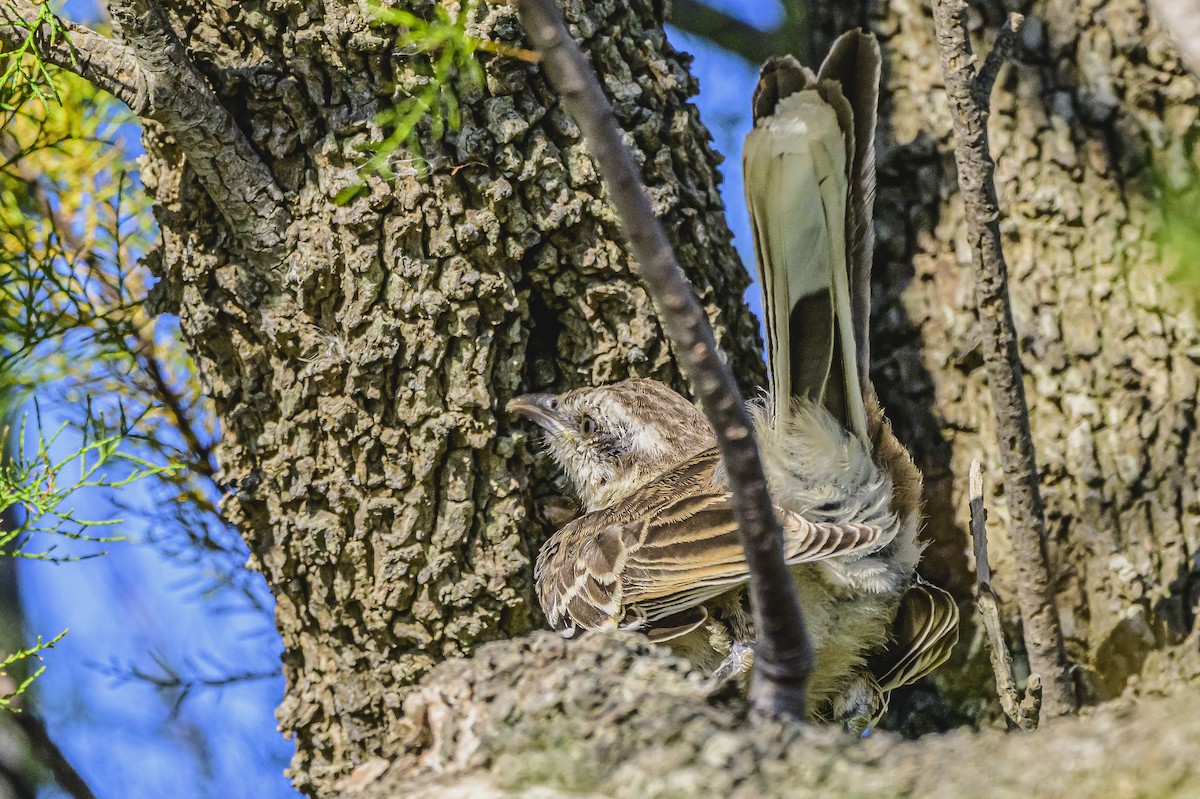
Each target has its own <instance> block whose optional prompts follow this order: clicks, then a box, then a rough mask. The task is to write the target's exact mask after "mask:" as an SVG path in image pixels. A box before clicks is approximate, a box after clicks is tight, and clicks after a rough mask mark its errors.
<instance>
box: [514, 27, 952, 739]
mask: <svg viewBox="0 0 1200 799" xmlns="http://www.w3.org/2000/svg"><path fill="white" fill-rule="evenodd" d="M879 67H880V55H879V48H878V44H877V43H876V42H875V39H874V37H873V36H870V35H869V34H865V33H862V32H861V31H852V32H850V33H848V34H845V35H843V36H842V37H840V38H839V39H838V40H837V41H836V42H835V43H834V45H833V47H832V49H831V51H830V54H829V56H828V57H827V58H826V60H825V61H824V63H823V64H822V66H821V68H820V70H819V71H818V72H817V73H815V74H814V73H813V72H812V71H811V70H808V69H806V68H805V67H802V66H801V65H800V64H799V63H798V62H797V61H796V60H795V59H793V58H790V57H785V58H778V59H772V60H771V61H769V62H768V63H767V64H766V65H765V66H764V67H763V69H762V71H761V73H760V79H759V83H758V86H757V87H756V90H755V93H754V97H753V101H752V102H753V110H754V118H755V127H754V129H753V130H752V131H751V132H750V133H749V134H748V136H747V139H746V143H745V146H744V149H743V174H744V179H745V186H746V199H747V207H748V208H749V211H750V216H751V228H752V231H753V234H754V245H755V253H756V260H757V263H758V267H759V279H760V284H761V285H762V289H763V304H764V318H765V323H766V325H765V326H766V330H767V359H768V366H769V370H770V383H769V389H768V392H767V394H768V396H767V399H766V401H758V402H755V403H753V404H752V408H751V412H752V417H753V420H754V427H755V433H756V437H757V439H758V443H759V448H760V453H761V456H762V459H763V465H764V470H765V473H766V475H767V479H768V486H769V489H770V492H771V496H772V499H773V501H774V504H775V512H776V515H777V516H778V518H779V520H780V523H781V527H782V529H783V538H784V559H785V562H786V563H787V564H788V565H789V566H790V567H791V568H792V571H793V574H794V576H795V582H796V587H797V590H798V592H799V595H800V601H801V607H802V608H803V609H804V612H805V619H806V624H807V626H808V629H809V633H810V636H811V638H812V642H813V648H814V652H815V661H814V666H813V670H812V673H811V675H810V679H809V684H808V692H809V707H810V708H811V710H810V715H812V716H813V718H814V719H824V720H830V721H838V722H841V723H842V724H843V725H844V726H845V727H846V728H847V729H851V730H853V731H861V730H862V729H865V728H866V727H868V726H871V725H873V724H874V723H875V722H876V721H877V720H878V718H879V716H880V715H881V714H882V712H883V710H884V709H886V705H887V695H888V692H889V691H890V690H893V689H894V688H895V687H898V686H899V685H901V684H904V683H906V682H910V681H913V680H915V679H917V678H919V677H920V676H923V675H924V674H926V673H928V672H929V671H931V670H932V669H933V668H936V667H937V666H938V665H940V664H941V662H943V661H944V660H945V659H946V657H948V655H949V651H950V648H951V647H952V646H953V643H954V642H955V641H956V640H957V621H958V618H957V606H956V605H955V603H954V602H953V599H952V598H950V597H949V595H948V594H946V593H945V592H944V591H941V590H940V589H938V588H936V587H935V586H932V585H931V584H928V583H926V582H924V581H923V580H920V579H919V578H917V576H916V566H917V563H918V561H919V559H920V553H921V548H922V547H921V545H920V543H919V542H918V539H917V532H918V529H919V525H920V494H921V477H920V473H919V472H918V471H917V468H916V466H915V465H914V463H913V461H912V459H911V457H910V456H909V454H908V452H907V451H906V450H905V449H904V447H903V446H902V445H901V444H900V442H899V441H898V440H897V439H896V437H895V436H894V435H893V433H892V430H891V427H890V425H889V424H888V422H887V420H886V418H885V417H884V414H883V411H882V408H881V407H880V404H879V402H878V399H877V398H876V396H875V393H874V390H873V388H872V386H871V382H870V376H869V373H868V366H869V350H868V344H869V337H868V333H869V312H870V295H869V291H870V268H871V259H872V257H873V239H872V236H873V223H872V218H871V214H872V204H873V194H874V144H873V142H874V128H875V113H876V111H875V109H876V102H877V96H878V81H879ZM507 409H508V410H509V411H510V412H512V413H515V414H519V415H522V416H525V417H528V418H529V419H531V420H532V421H534V422H535V423H537V424H538V425H539V426H540V427H541V428H542V429H543V434H542V439H543V443H544V445H545V447H546V448H547V450H548V451H549V453H550V454H551V456H552V457H553V458H554V460H555V461H556V462H557V463H558V465H559V466H560V467H561V468H562V470H563V471H564V473H565V474H566V476H567V478H568V480H569V482H570V483H571V484H572V486H573V487H574V489H575V491H576V493H577V495H578V496H579V498H580V501H581V503H582V506H583V511H584V513H583V515H581V516H580V517H578V518H577V519H575V520H573V521H571V522H570V523H568V524H567V525H565V526H564V527H563V528H562V529H561V530H559V531H558V532H557V533H555V534H554V535H553V536H551V538H550V539H549V540H548V541H547V542H546V543H545V545H544V546H543V547H542V549H541V551H540V552H539V555H538V558H537V563H536V566H535V572H534V577H535V584H536V589H537V595H538V599H539V602H540V604H541V606H542V609H543V611H544V612H545V614H546V616H547V619H548V621H549V622H550V624H551V625H552V626H553V627H555V628H556V629H559V630H561V631H563V632H564V633H567V634H573V633H576V632H579V631H585V630H616V629H623V628H624V629H635V630H640V631H642V632H643V633H645V634H646V635H647V636H648V637H649V638H650V639H651V640H654V641H660V642H665V643H667V644H669V645H670V646H672V647H673V648H675V649H676V650H677V651H679V652H680V653H681V654H684V655H685V656H687V657H689V658H690V659H691V660H692V661H693V662H695V663H696V664H697V665H698V666H700V667H701V668H704V669H707V670H709V671H711V672H712V673H714V674H715V675H717V676H718V677H720V678H728V677H732V676H736V675H738V674H739V673H741V672H744V671H745V669H746V668H747V667H748V665H749V663H750V662H751V661H752V658H753V644H754V638H755V631H754V629H753V621H752V618H751V615H750V613H749V609H748V607H747V600H746V596H745V592H744V586H745V585H746V583H747V581H748V579H749V573H748V569H747V566H746V562H745V557H744V554H743V552H742V548H741V544H740V541H739V539H738V537H737V528H736V520H735V517H734V512H733V505H732V500H731V496H730V494H729V490H728V484H727V481H726V478H725V472H724V468H723V466H722V463H721V459H720V454H719V452H718V451H717V449H716V447H715V439H714V436H713V433H712V429H711V427H710V426H709V425H708V422H707V420H706V419H705V418H704V416H703V414H702V413H700V411H699V410H697V409H696V407H695V406H694V405H693V404H692V403H691V402H689V401H688V400H687V399H686V398H684V397H683V396H682V395H680V394H679V393H677V392H675V391H674V390H672V389H671V388H669V387H668V386H666V385H665V384H663V383H660V382H658V381H655V380H650V379H644V378H634V379H629V380H624V381H621V382H618V383H615V384H612V385H607V386H595V387H591V386H589V387H582V388H577V389H574V390H572V391H568V392H565V393H562V394H545V393H543V394H529V395H524V396H520V397H517V398H515V399H513V400H512V401H510V402H509V403H508V406H507Z"/></svg>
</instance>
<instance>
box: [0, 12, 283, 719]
mask: <svg viewBox="0 0 1200 799" xmlns="http://www.w3.org/2000/svg"><path fill="white" fill-rule="evenodd" d="M0 3H3V0H0ZM43 8H44V7H43ZM0 10H2V9H0ZM42 13H43V14H46V13H48V12H45V11H43V12H42ZM2 19H3V14H2V13H0V20H2ZM0 69H3V70H4V71H5V80H4V82H3V83H2V84H0V420H2V419H3V418H5V417H7V416H9V415H10V414H8V413H7V412H6V411H5V410H4V409H11V408H15V407H19V406H20V405H21V404H23V403H25V402H27V401H28V398H29V397H31V396H34V395H35V393H36V396H37V397H38V398H39V400H40V402H41V403H43V404H45V403H49V404H51V405H53V407H54V408H55V413H56V415H57V416H59V417H64V416H65V417H66V418H67V419H68V421H67V422H66V423H64V424H61V425H57V423H56V425H57V426H55V427H54V429H52V430H49V431H47V430H45V428H44V427H43V425H42V420H41V418H40V416H41V415H40V413H35V414H34V417H33V418H32V419H30V418H26V419H23V420H21V421H20V422H19V423H16V424H14V426H15V427H17V428H18V429H17V430H16V431H15V432H14V431H11V430H9V429H8V428H5V430H4V434H3V436H0V438H2V439H3V443H4V446H5V447H7V448H8V449H9V453H8V454H9V459H8V460H7V461H6V462H5V463H3V464H2V465H0V512H2V513H3V515H4V517H5V523H6V525H7V526H5V527H3V528H0V550H2V551H0V554H3V555H9V556H17V557H22V558H28V559H36V560H42V561H52V562H61V561H69V560H77V559H80V558H83V557H94V556H96V555H99V554H103V552H102V550H103V545H104V544H106V543H109V542H112V541H116V540H120V539H119V537H118V536H116V535H111V534H107V533H109V532H110V531H114V532H115V525H117V524H119V523H120V521H119V520H116V519H111V518H100V517H99V516H98V515H97V516H95V517H93V516H91V515H89V517H88V518H82V517H81V516H80V515H79V514H78V512H77V511H73V510H72V509H71V507H72V504H74V505H76V506H78V505H79V503H78V501H76V502H74V503H72V502H71V501H70V498H72V497H73V496H74V497H78V496H84V495H86V496H87V497H89V498H90V497H91V496H92V495H93V494H96V493H97V492H98V495H99V496H102V497H104V500H103V504H102V506H103V507H106V508H107V507H108V506H109V505H110V504H112V503H120V504H123V505H124V506H125V510H127V511H129V512H133V513H137V512H138V511H137V509H136V508H133V507H129V506H128V503H124V502H122V500H121V499H120V497H121V496H122V494H121V489H122V488H124V487H125V486H128V485H129V484H130V483H132V482H133V481H135V480H140V481H143V491H142V492H139V493H148V494H150V496H151V497H152V500H151V501H152V502H153V506H152V507H153V512H154V513H155V514H156V515H161V517H162V518H158V519H156V524H154V525H149V526H148V527H149V529H150V530H152V535H151V537H152V539H153V540H152V543H154V544H157V545H160V546H162V547H163V548H164V549H165V550H169V551H170V553H171V554H178V555H179V556H180V557H183V558H186V559H188V560H189V561H190V562H195V561H196V560H198V559H199V558H200V557H202V556H205V555H204V553H209V554H208V555H207V556H205V557H209V558H210V559H211V558H212V557H219V558H220V559H221V561H220V563H219V565H216V566H214V568H213V569H212V574H213V575H214V585H219V586H222V587H228V586H231V585H232V586H235V587H237V588H238V589H239V590H244V576H245V575H244V569H243V568H242V565H243V563H244V562H245V552H244V549H242V548H240V544H241V542H240V540H239V539H238V538H237V535H236V532H235V531H233V530H232V529H231V528H229V527H228V525H226V524H225V523H224V522H223V521H222V520H221V519H220V517H219V514H218V512H217V509H216V504H215V497H216V496H217V494H218V492H217V489H216V487H215V484H214V483H213V479H212V476H213V475H214V474H215V473H216V466H215V463H214V462H213V458H212V449H213V446H214V442H215V440H216V430H215V422H214V421H213V419H212V416H211V414H209V413H207V411H206V409H205V408H204V406H203V403H202V401H201V399H200V396H199V386H198V384H197V380H196V377H195V370H194V368H193V367H192V365H191V363H190V361H189V360H188V358H187V356H186V353H185V352H184V351H183V349H182V347H180V346H179V345H178V341H177V330H176V325H175V322H174V320H172V319H169V318H163V319H155V318H152V317H151V316H150V315H149V314H148V313H147V311H146V310H145V307H144V304H143V300H144V298H145V296H146V292H147V281H148V280H149V279H150V278H149V276H148V274H147V272H146V270H145V269H144V268H143V267H141V266H140V265H139V264H138V261H139V258H140V257H141V255H142V254H143V253H145V252H146V251H147V250H148V249H149V248H150V247H151V246H152V244H153V242H154V241H155V240H156V239H157V231H156V230H155V228H154V225H153V219H152V216H151V215H150V214H149V213H148V205H149V204H148V202H147V201H146V199H145V198H144V197H143V196H142V192H141V188H140V185H139V184H138V182H137V180H136V173H135V166H134V164H133V158H132V157H131V156H130V155H129V154H128V153H127V151H126V149H125V148H124V147H123V146H121V144H120V140H121V139H122V138H123V137H124V136H127V135H128V134H129V132H130V128H132V127H133V126H134V124H135V123H134V122H133V121H132V117H131V116H130V115H129V113H128V111H127V110H126V109H124V107H123V106H122V105H121V104H120V103H118V102H117V101H115V100H114V99H112V98H111V97H109V96H108V95H106V94H105V93H103V92H101V91H99V90H97V89H96V88H95V87H93V86H91V85H90V84H88V83H87V82H85V81H83V80H81V79H79V78H76V77H74V76H72V75H70V74H67V73H65V72H61V71H57V70H55V69H53V68H50V67H47V66H45V65H44V64H43V63H42V62H41V61H40V59H39V57H38V53H37V50H36V46H35V42H34V40H33V39H28V38H27V40H26V46H25V48H24V49H22V50H19V51H18V53H17V54H15V55H7V56H0ZM76 492H84V494H77V493H76ZM113 497H117V499H115V500H114V499H113ZM122 515H125V514H124V513H123V514H122ZM172 517H173V518H174V519H175V520H177V521H178V522H179V523H178V524H172V523H171V519H172ZM67 540H70V541H72V542H79V541H83V542H85V545H84V546H83V547H82V549H81V548H80V546H79V545H78V544H77V543H75V544H73V545H72V546H71V548H70V549H69V550H68V549H67V548H66V547H65V546H63V544H64V543H65V542H66V541H67ZM87 543H91V544H95V545H96V546H95V547H93V548H89V547H88V546H87V545H86V544H87ZM239 578H241V581H242V582H241V583H239ZM252 606H253V607H254V609H255V612H259V611H260V609H261V603H259V602H252ZM60 637H61V636H60ZM57 640H58V638H55V639H54V641H57ZM52 644H53V641H51V642H50V643H48V644H42V643H41V642H40V641H39V643H38V644H37V645H35V646H34V647H31V648H30V649H26V650H22V651H19V652H15V653H14V654H13V655H11V656H10V657H9V659H8V660H7V661H6V666H5V667H4V668H7V667H15V666H16V664H18V663H20V662H23V661H26V660H27V659H28V658H31V657H34V656H35V655H36V654H37V652H40V651H42V650H43V649H44V648H46V647H47V646H50V645H52ZM0 656H2V655H0ZM37 673H40V669H39V671H38V672H37ZM37 673H34V674H32V675H29V676H28V677H26V678H24V679H23V680H19V682H18V683H13V681H12V680H10V679H8V678H7V677H5V678H4V679H0V694H4V693H6V692H8V696H7V697H5V699H4V700H3V701H2V702H0V706H3V707H9V706H10V704H11V702H12V700H13V698H14V697H15V696H16V695H17V694H19V693H20V692H21V691H22V690H24V689H25V687H27V685H28V684H29V681H30V680H31V679H32V678H33V677H36V674H37Z"/></svg>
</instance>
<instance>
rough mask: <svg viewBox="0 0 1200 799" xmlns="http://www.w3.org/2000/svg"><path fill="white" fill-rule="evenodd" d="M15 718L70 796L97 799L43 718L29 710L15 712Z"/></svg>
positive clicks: (35, 749)
mask: <svg viewBox="0 0 1200 799" xmlns="http://www.w3.org/2000/svg"><path fill="white" fill-rule="evenodd" d="M15 720H16V722H17V726H19V727H20V728H21V729H22V730H23V731H24V732H25V735H26V736H27V737H28V738H29V742H30V744H32V745H33V750H34V751H35V752H36V753H37V757H38V760H40V761H41V762H42V763H43V764H44V765H45V766H46V768H48V769H50V773H51V774H53V775H54V781H55V782H57V783H58V786H59V787H60V788H62V789H63V791H64V792H65V793H66V794H67V795H68V796H70V797H72V799H96V794H94V793H92V789H91V788H90V787H88V784H87V781H85V780H84V779H83V777H82V776H80V774H79V772H78V771H76V770H75V767H74V766H72V765H71V761H70V760H68V759H67V756H66V755H65V754H63V751H62V750H61V749H59V748H58V744H56V743H54V739H52V738H51V737H50V733H48V732H47V731H46V725H45V724H43V723H42V721H41V719H39V718H38V717H36V716H34V715H33V714H32V713H31V712H29V711H28V710H23V711H22V712H21V713H17V714H15Z"/></svg>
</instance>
